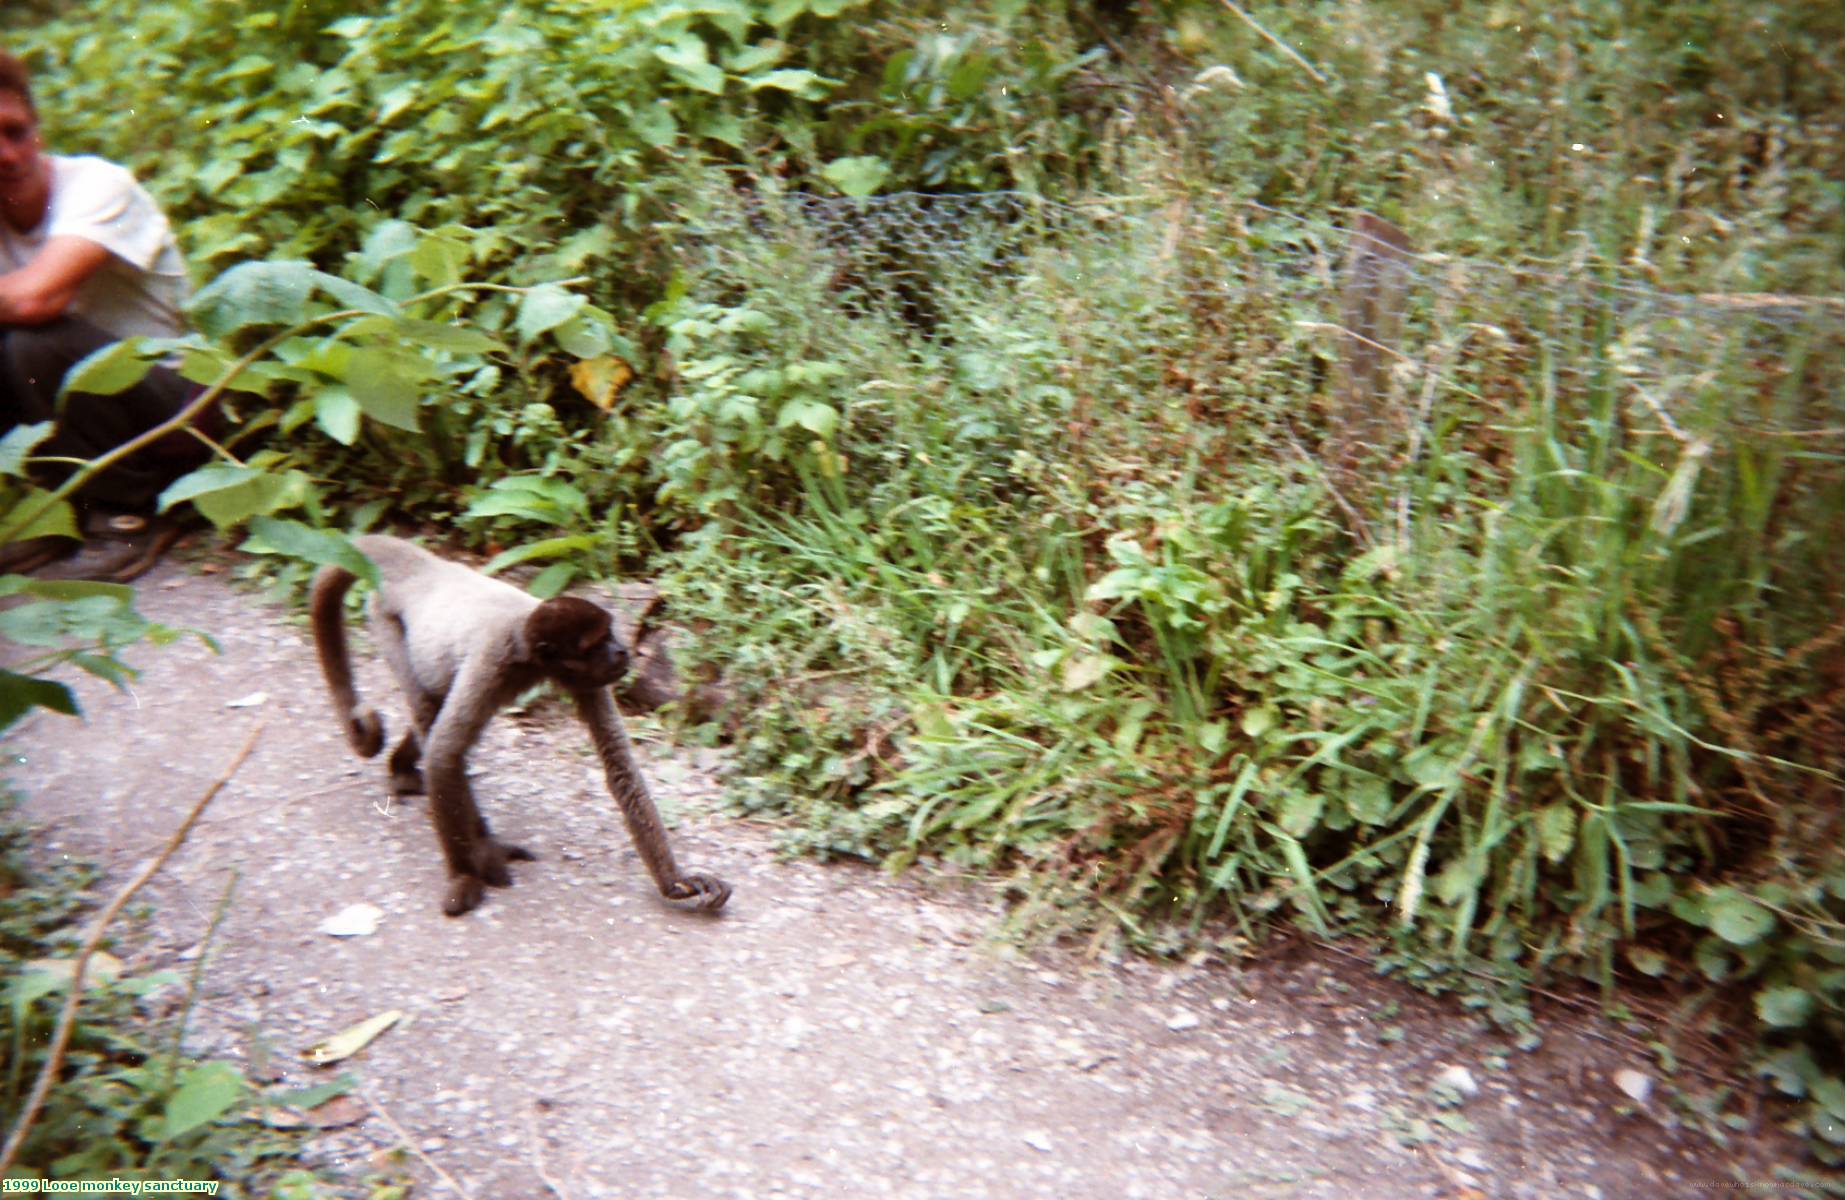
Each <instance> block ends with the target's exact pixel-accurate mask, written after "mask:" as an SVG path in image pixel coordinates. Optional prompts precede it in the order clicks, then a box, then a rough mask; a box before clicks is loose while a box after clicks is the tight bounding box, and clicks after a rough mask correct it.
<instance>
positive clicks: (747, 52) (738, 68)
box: [724, 41, 788, 83]
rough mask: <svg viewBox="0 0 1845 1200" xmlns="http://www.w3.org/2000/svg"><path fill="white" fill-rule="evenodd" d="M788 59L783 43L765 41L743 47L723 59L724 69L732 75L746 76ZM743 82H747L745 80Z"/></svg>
mask: <svg viewBox="0 0 1845 1200" xmlns="http://www.w3.org/2000/svg"><path fill="white" fill-rule="evenodd" d="M786 57H788V47H787V45H786V44H785V43H783V42H777V41H767V42H760V43H758V44H757V45H754V46H745V47H744V48H743V49H741V50H738V51H737V52H735V53H734V54H728V55H725V57H724V69H725V70H726V71H729V72H730V73H731V74H733V75H748V74H749V73H750V72H751V71H760V70H762V69H763V68H764V67H770V66H774V65H775V64H776V63H778V62H780V61H782V59H784V58H786ZM744 82H746V83H747V82H748V80H745V81H744Z"/></svg>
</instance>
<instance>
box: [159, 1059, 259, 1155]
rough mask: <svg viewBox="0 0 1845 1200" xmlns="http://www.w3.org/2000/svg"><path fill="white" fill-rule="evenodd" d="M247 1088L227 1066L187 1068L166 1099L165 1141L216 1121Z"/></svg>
mask: <svg viewBox="0 0 1845 1200" xmlns="http://www.w3.org/2000/svg"><path fill="white" fill-rule="evenodd" d="M246 1086H247V1085H246V1084H245V1083H244V1081H243V1076H242V1075H240V1074H238V1073H237V1068H236V1067H233V1066H231V1065H230V1064H229V1063H222V1062H214V1063H202V1064H200V1065H199V1066H196V1067H188V1068H187V1069H186V1070H185V1071H184V1072H183V1073H181V1075H180V1077H179V1086H178V1087H177V1088H175V1089H174V1090H173V1094H172V1095H171V1096H169V1097H167V1107H166V1114H165V1116H166V1123H165V1128H164V1129H163V1130H162V1136H163V1137H165V1138H169V1139H170V1138H176V1137H178V1136H180V1135H181V1134H184V1133H190V1132H191V1131H193V1130H194V1129H197V1128H198V1127H199V1126H201V1125H204V1124H207V1123H208V1122H211V1121H215V1120H217V1119H218V1118H219V1117H221V1116H223V1115H224V1114H225V1113H227V1112H229V1111H230V1110H231V1109H232V1108H233V1107H235V1106H236V1104H237V1102H238V1101H239V1100H241V1099H243V1095H244V1089H245V1087H246Z"/></svg>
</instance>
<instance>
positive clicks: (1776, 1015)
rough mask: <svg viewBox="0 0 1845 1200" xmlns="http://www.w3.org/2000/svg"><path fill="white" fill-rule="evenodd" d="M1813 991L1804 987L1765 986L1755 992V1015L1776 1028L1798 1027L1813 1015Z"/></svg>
mask: <svg viewBox="0 0 1845 1200" xmlns="http://www.w3.org/2000/svg"><path fill="white" fill-rule="evenodd" d="M1813 1005H1814V1000H1813V993H1812V992H1809V991H1808V990H1807V989H1806V988H1803V987H1771V988H1763V989H1762V990H1761V991H1759V992H1757V993H1756V994H1755V1015H1756V1016H1758V1017H1760V1018H1761V1019H1762V1021H1763V1023H1765V1024H1767V1025H1771V1026H1773V1027H1774V1028H1776V1029H1798V1028H1799V1027H1800V1026H1802V1025H1805V1024H1806V1023H1807V1018H1809V1017H1811V1016H1812V1015H1813Z"/></svg>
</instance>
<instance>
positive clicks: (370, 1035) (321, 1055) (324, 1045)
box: [301, 1008, 404, 1067]
mask: <svg viewBox="0 0 1845 1200" xmlns="http://www.w3.org/2000/svg"><path fill="white" fill-rule="evenodd" d="M403 1019H404V1010H403V1009H401V1008H393V1009H392V1010H391V1011H389V1012H382V1013H379V1014H378V1015H377V1016H375V1017H371V1018H369V1019H367V1020H364V1021H360V1022H359V1023H358V1024H357V1025H354V1026H352V1027H351V1028H350V1029H342V1030H341V1031H340V1032H338V1033H336V1034H334V1035H333V1036H332V1037H330V1038H328V1039H327V1040H326V1041H324V1042H321V1043H320V1044H319V1045H317V1046H309V1047H308V1048H307V1049H306V1050H303V1051H302V1052H301V1057H303V1058H305V1059H307V1060H308V1061H309V1062H311V1063H313V1064H314V1065H315V1066H317V1067H324V1066H326V1065H328V1064H329V1063H336V1062H339V1061H340V1060H342V1059H347V1058H351V1057H352V1056H353V1055H355V1054H357V1053H358V1052H359V1051H361V1050H363V1049H365V1047H367V1046H369V1045H371V1044H372V1040H373V1039H374V1038H376V1037H377V1036H378V1035H379V1034H381V1033H383V1032H384V1031H385V1030H387V1029H389V1028H390V1027H391V1026H393V1025H395V1024H397V1023H398V1022H399V1021H401V1020H403Z"/></svg>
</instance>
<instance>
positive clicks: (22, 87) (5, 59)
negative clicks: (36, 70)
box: [0, 50, 38, 119]
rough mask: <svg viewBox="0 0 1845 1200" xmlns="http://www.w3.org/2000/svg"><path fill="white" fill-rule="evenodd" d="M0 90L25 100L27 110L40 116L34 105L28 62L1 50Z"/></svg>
mask: <svg viewBox="0 0 1845 1200" xmlns="http://www.w3.org/2000/svg"><path fill="white" fill-rule="evenodd" d="M0 92H11V93H13V94H14V95H15V96H18V97H19V98H20V99H21V100H23V101H25V104H26V111H27V112H29V113H31V114H32V116H33V118H34V119H36V118H37V117H38V110H37V109H36V108H34V107H33V105H32V73H31V72H30V71H28V70H26V64H25V63H22V62H20V61H19V60H18V59H17V58H14V57H13V56H12V55H11V54H8V53H7V52H6V51H4V50H0Z"/></svg>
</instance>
